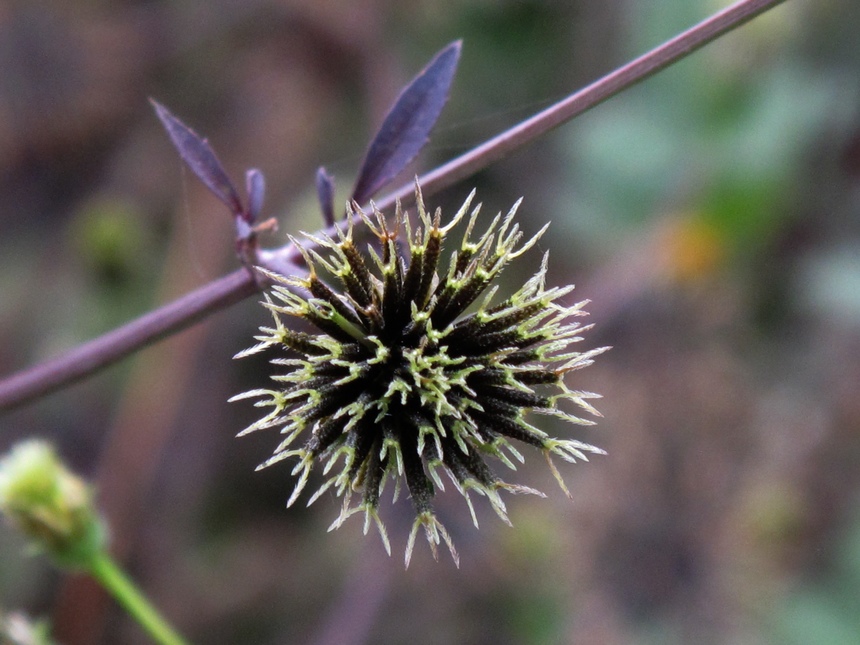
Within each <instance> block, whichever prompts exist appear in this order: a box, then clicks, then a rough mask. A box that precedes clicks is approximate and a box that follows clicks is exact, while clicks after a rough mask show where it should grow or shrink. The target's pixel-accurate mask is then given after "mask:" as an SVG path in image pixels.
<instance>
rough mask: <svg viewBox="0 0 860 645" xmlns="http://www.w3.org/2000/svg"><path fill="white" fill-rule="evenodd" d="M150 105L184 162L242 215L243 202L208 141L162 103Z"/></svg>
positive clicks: (231, 207) (232, 209)
mask: <svg viewBox="0 0 860 645" xmlns="http://www.w3.org/2000/svg"><path fill="white" fill-rule="evenodd" d="M150 102H151V103H152V106H153V107H154V108H155V112H156V114H158V118H159V119H161V123H162V124H163V125H164V128H165V130H167V134H169V135H170V140H171V141H172V142H173V145H174V146H175V147H176V150H177V151H178V152H179V156H180V157H182V160H183V161H184V162H185V163H186V164H187V165H188V167H189V168H190V169H191V171H192V172H193V173H194V174H195V175H197V178H198V179H200V181H202V182H203V183H204V184H205V185H206V187H207V188H208V189H209V190H211V191H212V193H213V194H214V195H215V196H216V197H217V198H218V199H219V200H221V201H222V202H223V203H224V204H225V205H226V206H227V208H229V209H230V210H231V211H232V212H233V214H234V215H237V216H238V215H240V214H241V213H242V202H241V201H240V200H239V195H238V193H237V192H236V188H235V187H234V186H233V182H231V181H230V178H229V177H228V176H227V173H226V172H225V171H224V167H223V166H222V165H221V162H220V161H218V157H216V156H215V152H214V151H213V150H212V148H211V147H210V146H209V143H208V142H207V141H206V139H204V138H202V137H201V136H200V135H198V134H197V133H196V132H194V130H192V129H191V128H189V127H188V126H187V125H185V124H184V123H182V121H180V120H179V119H177V118H176V117H175V116H173V114H172V113H171V112H170V110H168V109H167V108H166V107H164V106H163V105H161V104H160V103H157V102H156V101H153V100H151V99H150Z"/></svg>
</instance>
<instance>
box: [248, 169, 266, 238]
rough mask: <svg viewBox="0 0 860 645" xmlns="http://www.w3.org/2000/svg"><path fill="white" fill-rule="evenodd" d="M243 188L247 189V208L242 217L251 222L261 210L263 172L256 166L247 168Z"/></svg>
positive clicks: (264, 193)
mask: <svg viewBox="0 0 860 645" xmlns="http://www.w3.org/2000/svg"><path fill="white" fill-rule="evenodd" d="M245 190H247V191H248V210H247V212H246V213H245V214H244V217H243V219H244V220H245V221H247V222H248V223H249V224H253V223H254V222H255V221H256V219H257V216H258V215H259V214H260V211H261V210H263V200H264V199H265V197H266V179H265V177H263V173H262V172H260V171H259V170H258V169H256V168H251V169H250V170H248V171H247V172H246V173H245Z"/></svg>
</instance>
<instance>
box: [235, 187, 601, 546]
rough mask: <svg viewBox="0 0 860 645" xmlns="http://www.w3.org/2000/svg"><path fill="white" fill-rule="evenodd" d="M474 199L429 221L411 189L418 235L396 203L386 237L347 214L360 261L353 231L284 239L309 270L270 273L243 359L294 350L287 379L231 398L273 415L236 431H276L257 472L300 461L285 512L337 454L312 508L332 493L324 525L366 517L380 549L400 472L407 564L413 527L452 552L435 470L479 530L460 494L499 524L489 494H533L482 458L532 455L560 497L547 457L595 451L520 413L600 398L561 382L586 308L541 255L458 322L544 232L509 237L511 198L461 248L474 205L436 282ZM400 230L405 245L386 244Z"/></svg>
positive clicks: (586, 356) (576, 356) (381, 226)
mask: <svg viewBox="0 0 860 645" xmlns="http://www.w3.org/2000/svg"><path fill="white" fill-rule="evenodd" d="M473 195H474V193H473V194H472V195H470V196H469V198H468V199H467V201H466V202H465V204H464V205H463V207H462V208H461V209H460V211H459V212H458V213H457V214H456V215H455V217H454V218H453V219H452V221H451V222H450V223H449V224H447V225H446V226H444V227H442V226H441V214H440V212H439V211H438V210H437V211H436V213H435V215H434V216H433V217H432V218H431V217H430V215H429V214H428V213H427V211H426V210H425V208H424V205H423V201H422V199H421V194H420V190H419V191H417V193H416V197H417V204H418V215H419V219H420V226H419V227H418V228H417V229H415V230H414V231H413V229H412V228H411V225H410V223H409V220H408V219H407V218H405V217H404V216H403V214H402V212H401V210H400V208H399V207H398V209H397V213H396V216H395V222H394V227H393V230H390V229H389V227H388V225H387V223H386V221H385V219H384V217H383V216H382V214H381V213H379V212H378V211H375V221H373V220H371V219H370V218H369V217H368V216H367V215H365V214H364V213H363V212H361V211H360V209H358V207H357V206H354V207H353V208H354V212H357V213H358V214H359V215H360V217H361V218H362V220H363V221H364V223H365V224H366V225H367V227H368V228H369V229H370V231H371V232H372V233H373V234H374V236H375V237H376V238H377V240H378V246H379V249H380V250H379V251H377V250H376V249H375V248H374V247H373V246H369V247H368V250H369V255H370V257H371V264H370V266H368V263H367V262H366V261H365V259H364V256H363V255H362V254H361V253H360V252H359V250H358V248H357V246H356V245H355V243H354V237H353V229H352V226H351V225H350V227H349V228H348V229H347V230H346V232H343V231H340V230H339V231H338V235H337V238H336V239H334V238H330V237H314V236H307V238H308V239H309V240H310V242H311V245H309V247H308V248H305V247H304V246H303V245H302V244H301V243H299V242H298V241H296V240H293V241H294V243H295V244H296V245H297V247H298V248H299V249H301V251H302V253H303V255H304V257H305V260H306V263H307V266H308V273H307V275H304V276H301V277H297V276H293V277H283V276H278V275H275V274H271V275H270V277H271V278H272V279H273V280H274V281H275V283H276V286H275V287H274V288H273V289H272V295H271V297H270V296H269V295H267V296H266V306H267V307H268V308H269V309H270V310H271V312H272V314H273V317H274V320H275V326H274V327H272V328H263V329H262V331H263V335H261V336H258V337H257V339H258V340H259V341H260V342H259V344H258V345H256V346H254V347H252V348H251V349H249V350H246V351H245V352H243V353H242V354H240V356H241V355H247V354H250V353H254V352H257V351H261V350H263V349H266V348H269V347H273V346H279V347H285V348H288V349H290V350H293V351H294V352H295V353H297V354H299V355H300V356H301V357H300V358H276V359H274V360H273V361H272V362H273V363H274V364H276V365H280V366H283V367H285V368H287V371H286V373H285V374H281V375H276V376H274V377H273V379H274V380H275V381H276V382H278V383H279V384H280V389H274V390H270V389H265V390H254V391H252V392H247V393H245V394H243V395H239V396H238V397H234V398H235V399H238V398H247V397H263V398H262V400H260V401H258V402H257V403H256V405H258V406H264V407H266V406H271V407H272V408H273V410H272V411H271V412H270V413H269V414H267V415H266V416H265V417H263V419H261V420H260V421H258V422H257V423H255V424H253V425H251V426H250V427H249V428H247V429H246V430H244V431H243V432H242V433H241V434H245V433H247V432H251V431H254V430H258V429H262V428H268V427H274V426H280V427H281V432H282V433H283V434H285V435H286V437H285V438H284V440H283V441H282V442H281V444H280V445H279V446H278V448H277V449H276V451H275V454H274V456H273V457H271V458H270V459H269V460H267V461H266V462H264V463H263V464H261V465H260V468H263V467H266V466H269V465H271V464H273V463H276V462H278V461H281V460H283V459H286V458H288V457H298V458H299V461H298V463H297V464H296V467H295V469H294V471H293V474H294V475H298V477H299V479H298V482H297V484H296V487H295V489H294V491H293V494H292V496H291V497H290V500H289V502H288V504H292V503H293V502H294V501H295V500H296V499H297V497H298V495H299V493H300V492H301V490H302V489H303V488H304V486H305V484H306V483H307V480H308V477H309V474H310V472H311V469H312V466H313V463H314V462H315V461H316V460H317V459H318V458H322V459H325V460H326V463H325V466H324V468H323V473H324V475H328V474H329V473H330V472H331V471H332V469H333V468H334V466H335V464H336V463H337V462H338V461H339V460H340V459H341V457H344V458H345V464H344V465H343V467H342V469H341V471H340V473H339V474H336V475H333V476H331V477H329V478H328V479H327V480H326V481H325V483H324V484H323V485H322V487H321V488H320V489H319V490H318V491H317V492H316V493H315V494H314V495H313V496H312V498H311V500H310V502H309V504H310V503H312V502H313V501H315V500H316V499H317V498H318V497H319V496H320V495H321V494H322V492H324V491H325V490H328V489H329V488H331V487H332V486H334V487H335V489H336V491H337V494H338V495H340V496H343V497H344V506H343V510H342V512H341V514H340V516H339V517H338V519H337V520H336V521H335V523H334V524H333V528H334V527H337V526H340V524H342V523H343V521H344V520H345V519H346V518H347V517H349V516H350V515H352V514H353V513H355V512H357V511H361V510H363V511H364V512H365V517H366V522H365V530H367V528H368V526H369V524H370V522H371V520H373V521H374V522H375V524H376V525H377V527H378V528H379V531H380V534H381V535H382V538H383V541H384V543H385V545H386V549H390V547H389V543H388V538H387V536H386V533H385V529H384V527H383V525H382V522H381V521H380V519H379V516H378V513H377V508H378V505H379V498H380V495H381V492H382V488H383V486H384V483H385V481H386V479H387V477H388V476H389V475H391V476H393V477H394V479H395V485H396V488H399V484H400V481H401V479H404V478H405V480H406V482H407V485H408V488H409V491H410V494H411V496H412V500H413V504H414V506H415V509H416V516H417V517H416V522H415V524H414V527H413V530H412V532H411V534H410V538H409V541H408V546H407V563H408V560H409V557H410V554H411V551H412V546H413V544H414V540H415V536H416V534H417V531H418V529H419V527H422V526H423V527H424V529H425V533H426V535H427V538H428V540H429V541H430V544H431V547H433V550H434V554H435V545H437V544H439V542H440V537H441V539H442V540H444V541H445V542H446V543H447V544H448V546H449V548H450V550H451V552H452V555H454V557H455V559H456V553H455V551H454V549H453V545H452V544H451V541H450V538H449V537H448V534H447V532H446V531H445V529H444V527H443V526H442V525H441V523H439V521H438V520H437V519H436V517H435V515H434V513H433V509H432V506H431V499H432V496H433V493H434V483H435V485H436V486H437V487H438V488H440V489H444V486H443V482H442V480H441V478H440V477H439V474H438V472H437V469H438V468H439V467H440V466H441V467H443V468H442V469H443V470H445V471H446V472H447V473H448V475H449V477H450V479H451V481H452V482H453V483H454V485H455V487H456V488H457V489H458V490H459V492H460V493H461V494H462V495H463V496H464V497H465V499H466V500H467V503H468V505H469V509H470V512H471V514H472V518H473V521H474V522H475V524H476V525H477V520H476V519H475V513H474V509H473V507H472V504H471V501H470V500H469V491H470V490H474V491H476V492H478V493H480V494H482V495H485V496H486V497H487V498H488V499H489V500H490V503H491V505H492V507H493V508H494V510H495V511H496V513H497V514H498V515H499V516H500V517H501V518H502V519H503V520H504V521H506V522H507V521H508V520H507V515H506V511H505V506H504V503H503V501H502V500H501V498H500V496H499V494H498V490H499V489H506V490H510V491H514V492H530V493H537V491H534V490H533V489H528V488H525V487H521V486H516V485H512V484H507V483H505V482H503V481H502V480H501V479H499V478H498V477H497V476H496V475H495V474H494V473H493V472H492V471H491V470H490V469H489V467H488V466H487V465H486V463H485V462H484V460H483V456H482V455H483V453H486V454H491V455H494V456H496V457H498V458H499V459H500V460H501V461H502V462H503V463H505V464H506V465H507V466H509V467H510V468H515V465H514V463H513V462H512V461H511V459H510V458H509V457H508V455H507V454H505V452H503V450H506V451H507V452H508V453H509V454H510V455H511V456H512V457H513V458H514V459H515V460H517V461H520V462H522V461H523V457H522V455H521V454H520V453H519V452H518V451H517V450H516V449H515V448H514V447H513V446H512V445H511V443H510V441H509V439H516V440H519V441H522V442H524V443H527V444H530V445H533V446H535V447H538V448H539V449H541V450H542V451H543V452H544V453H545V454H546V455H547V461H548V462H549V464H550V467H551V469H552V472H553V474H554V475H555V477H556V479H557V480H558V482H559V484H560V486H561V487H562V489H563V490H564V491H565V492H567V489H566V487H565V486H564V483H563V481H562V480H561V477H560V475H559V473H558V471H557V470H556V469H555V467H554V465H553V464H552V461H551V460H550V459H549V455H550V454H556V455H558V456H560V457H562V458H563V459H566V460H568V461H574V460H575V459H583V460H584V459H586V456H585V454H584V453H585V452H598V453H599V452H601V451H600V450H599V449H597V448H595V447H593V446H590V445H588V444H584V443H582V442H579V441H575V440H566V439H552V438H550V437H548V435H547V434H546V433H544V432H543V431H541V430H539V429H538V428H535V427H534V426H532V425H531V424H529V423H528V422H527V421H525V419H524V415H525V414H526V413H527V412H529V411H532V412H536V413H539V414H550V415H555V416H558V417H561V418H563V419H565V420H568V421H571V422H574V423H579V424H590V423H591V422H590V421H586V420H583V419H581V418H579V417H575V416H573V415H571V414H569V413H567V412H563V411H561V410H560V409H559V408H558V402H559V401H560V400H563V399H567V400H570V401H572V402H573V403H575V404H576V405H578V406H579V407H581V408H583V409H585V410H586V411H588V412H590V413H592V414H595V415H596V414H597V411H596V410H594V408H593V407H591V405H590V404H589V403H588V401H587V400H588V399H590V398H593V397H595V396H596V395H593V394H591V393H587V392H580V391H573V390H570V389H569V388H568V387H567V386H566V384H565V383H564V376H565V374H566V373H567V372H569V371H572V370H575V369H579V368H581V367H584V366H586V365H588V364H590V363H591V362H592V360H593V357H594V356H595V355H596V354H597V353H599V352H601V351H603V348H601V349H598V350H592V351H590V352H584V353H580V352H569V351H567V349H568V347H569V346H570V345H571V344H572V343H575V342H577V341H579V340H581V336H580V334H581V333H582V332H583V331H584V330H586V329H587V328H586V327H582V326H580V325H579V324H578V323H577V322H576V321H575V320H574V319H575V318H577V317H578V316H581V315H583V312H582V307H583V306H584V304H586V303H584V302H581V303H578V304H576V305H573V306H571V307H565V306H563V305H561V304H560V303H559V302H558V300H559V299H561V298H562V297H564V296H566V295H567V294H568V293H569V292H570V291H571V290H572V287H564V288H550V289H547V288H546V286H545V279H546V271H547V256H546V255H544V257H543V261H542V263H541V268H540V270H539V271H538V272H537V273H536V274H535V275H534V276H533V277H532V278H531V279H530V280H528V281H527V282H526V283H525V284H524V285H523V286H522V288H520V289H519V290H518V291H517V292H516V293H514V294H513V295H511V296H510V297H508V298H507V299H505V300H504V301H503V302H501V303H499V304H496V305H491V302H492V300H493V298H494V296H495V295H496V292H497V289H498V287H492V288H491V289H490V290H489V292H487V293H486V295H485V297H484V298H483V300H482V301H481V303H480V305H479V306H478V307H477V309H476V311H474V312H473V313H471V314H468V315H466V314H465V311H466V310H467V309H468V308H469V307H470V306H471V305H473V303H474V302H475V301H476V300H477V299H478V298H479V297H480V296H481V294H483V293H484V292H485V291H487V289H488V288H489V286H490V284H491V283H492V282H493V281H494V280H495V279H496V278H497V277H498V275H499V273H500V272H501V271H502V270H503V269H504V267H505V266H506V265H507V264H508V263H509V262H511V261H512V260H514V259H516V258H517V257H519V256H520V255H522V254H523V253H524V252H525V251H527V250H528V249H529V248H531V247H532V246H533V245H534V244H535V242H536V241H537V239H538V238H539V237H540V235H541V234H542V233H543V232H544V230H545V228H546V227H544V229H542V230H541V231H540V232H539V233H538V234H537V235H535V236H534V237H532V238H531V239H530V240H528V241H526V242H525V243H522V244H520V242H521V240H522V233H521V232H520V230H519V228H518V225H516V224H515V223H513V218H514V215H515V213H516V210H517V207H518V205H519V202H517V203H516V204H515V205H514V207H513V208H512V209H511V210H510V212H509V213H508V214H507V216H505V217H504V218H502V217H501V214H500V215H499V216H497V217H496V218H495V219H494V220H493V222H492V224H491V225H490V227H489V228H488V230H487V231H486V232H485V233H484V235H482V236H481V237H480V239H478V240H477V241H472V239H471V235H472V231H473V229H474V226H475V223H476V220H477V216H478V213H479V211H480V206H479V207H477V208H475V209H474V210H473V211H472V213H471V216H470V217H469V219H468V223H467V225H466V231H465V233H464V236H463V240H462V242H461V244H460V247H459V249H457V250H455V251H454V252H453V253H452V254H451V257H450V260H449V263H448V268H447V270H446V271H445V272H444V273H442V274H441V277H440V273H439V270H438V269H439V265H440V263H441V261H442V254H443V241H444V240H445V238H446V236H447V235H448V234H449V233H450V231H451V230H452V229H453V228H454V227H455V226H456V225H457V224H458V223H460V222H461V221H462V220H463V219H464V218H465V216H466V215H467V213H468V210H469V207H470V205H471V200H472V197H473ZM352 214H353V213H351V215H352ZM352 219H353V218H352V217H350V222H351V221H352ZM401 228H402V229H404V230H405V235H404V237H403V238H400V237H399V235H398V232H399V230H400V229H401ZM404 240H405V242H406V245H405V246H406V247H408V248H405V249H404V248H403V244H402V242H403V241H404ZM313 247H315V248H313ZM324 253H326V254H325V255H324ZM318 271H324V272H325V273H326V274H327V276H326V278H327V279H328V280H329V281H330V282H332V283H335V282H337V283H340V286H341V287H342V290H343V292H342V293H337V292H336V291H335V290H334V289H332V287H330V286H329V284H327V282H326V280H324V279H323V278H322V277H320V276H319V275H318ZM282 316H288V317H296V318H302V319H305V320H306V321H308V322H309V323H311V324H312V325H313V326H314V327H316V328H317V329H318V330H319V332H321V333H316V334H310V333H305V332H300V331H295V330H292V329H289V328H288V327H287V326H286V325H284V323H283V320H282V318H281V317H282ZM546 387H550V388H551V389H553V388H554V390H555V391H554V393H553V394H549V395H547V394H542V393H539V392H538V391H536V388H539V389H541V390H542V389H546ZM308 429H310V430H311V434H310V437H309V438H308V440H307V441H306V443H305V445H304V446H303V447H301V448H298V449H292V448H291V445H292V444H293V442H294V441H295V440H296V439H297V437H299V436H300V435H302V434H304V433H305V431H306V430H308ZM427 473H429V478H428V476H427ZM354 489H361V490H363V499H362V503H361V504H360V505H358V506H357V507H350V497H351V493H352V491H353V490H354ZM538 494H539V493H538ZM396 495H397V490H395V497H396Z"/></svg>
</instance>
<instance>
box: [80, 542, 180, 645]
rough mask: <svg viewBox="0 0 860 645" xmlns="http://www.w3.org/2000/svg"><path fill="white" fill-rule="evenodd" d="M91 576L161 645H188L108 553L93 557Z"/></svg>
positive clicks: (90, 568) (90, 569)
mask: <svg viewBox="0 0 860 645" xmlns="http://www.w3.org/2000/svg"><path fill="white" fill-rule="evenodd" d="M89 573H90V574H91V575H92V576H93V577H94V578H95V579H96V580H98V581H99V582H100V583H101V584H102V586H103V587H104V588H105V589H107V590H108V592H110V594H111V595H112V596H113V597H114V598H115V599H116V600H117V602H119V604H121V605H122V606H123V607H124V608H125V610H126V611H127V612H128V613H129V614H131V616H132V617H133V618H134V619H135V620H136V621H137V622H138V623H139V624H140V626H141V627H143V629H144V630H145V631H146V632H147V633H148V634H149V635H150V636H151V637H152V639H153V640H154V641H155V642H156V643H160V645H188V644H187V641H186V640H185V639H183V638H182V637H181V636H180V635H179V634H177V633H176V632H175V631H174V630H173V628H172V627H171V626H170V625H169V624H168V623H167V621H165V620H164V618H163V617H162V616H161V614H159V613H158V611H157V610H156V609H155V607H153V606H152V605H151V604H150V603H149V601H148V600H147V599H146V598H145V597H144V595H143V594H142V593H141V591H140V590H139V589H138V588H137V586H135V584H134V583H133V582H132V581H131V579H130V578H129V577H128V576H126V575H125V573H124V572H123V571H122V569H120V568H119V567H118V566H117V564H116V563H115V562H114V561H113V560H112V559H111V557H110V556H109V555H108V554H107V553H100V554H99V555H97V556H95V557H94V558H93V561H92V563H91V564H90V567H89Z"/></svg>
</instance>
